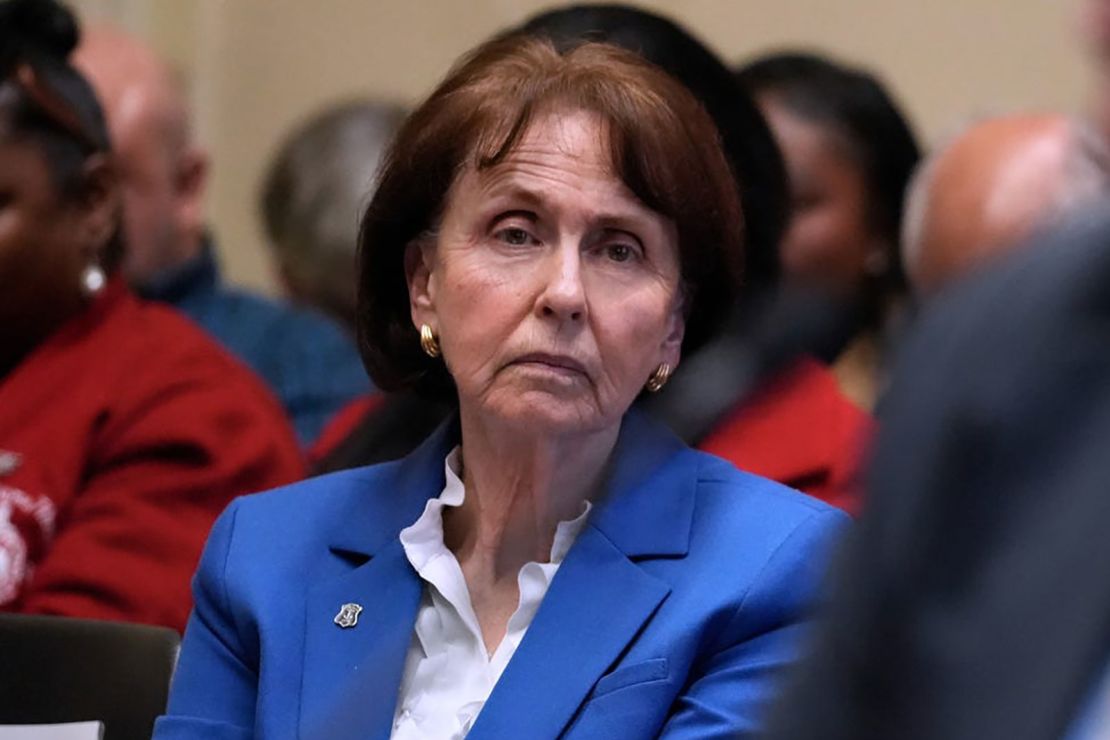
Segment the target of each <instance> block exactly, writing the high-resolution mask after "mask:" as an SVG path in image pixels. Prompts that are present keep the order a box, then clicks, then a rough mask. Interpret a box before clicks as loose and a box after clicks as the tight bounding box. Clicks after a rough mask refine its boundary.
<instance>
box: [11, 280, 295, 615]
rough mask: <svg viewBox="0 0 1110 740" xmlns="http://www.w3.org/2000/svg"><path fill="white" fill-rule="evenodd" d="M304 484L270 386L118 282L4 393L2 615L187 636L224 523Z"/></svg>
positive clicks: (19, 371) (40, 350)
mask: <svg viewBox="0 0 1110 740" xmlns="http://www.w3.org/2000/svg"><path fill="white" fill-rule="evenodd" d="M302 474H303V462H302V460H301V458H300V454H299V452H298V449H297V443H296V440H295V438H294V436H293V432H292V429H291V428H290V427H289V424H288V422H287V421H286V420H285V417H284V415H283V413H282V411H281V408H280V407H279V406H278V404H277V402H276V401H275V400H274V399H273V398H271V397H270V395H269V393H268V392H267V391H266V390H265V388H264V387H263V386H262V384H261V381H259V380H257V379H256V378H255V377H254V376H253V375H252V374H251V372H250V371H249V370H247V369H246V368H245V367H244V366H241V365H240V364H239V363H238V362H237V361H236V360H234V359H232V358H231V357H230V356H229V355H227V354H226V353H225V352H224V351H223V350H222V349H220V348H219V347H218V346H217V345H216V344H215V342H214V341H213V340H211V339H209V338H208V337H207V336H206V335H205V334H204V333H203V332H202V331H201V330H200V329H199V328H197V327H195V326H193V325H192V324H191V323H189V321H188V320H187V319H184V318H182V317H180V316H178V315H177V314H176V313H175V312H173V311H172V310H170V309H167V308H163V307H160V306H156V305H152V304H146V303H142V302H140V301H139V300H137V299H136V298H135V297H134V296H132V295H131V294H130V293H129V292H128V291H127V289H126V288H125V287H124V285H123V283H122V281H120V280H118V279H117V280H114V281H113V282H112V283H111V284H110V285H109V286H108V288H107V289H106V290H105V292H104V294H103V295H101V296H100V297H99V298H98V299H97V302H96V303H95V304H94V305H93V306H91V307H90V308H89V309H88V310H87V311H85V312H84V313H83V314H82V315H80V316H78V317H77V318H75V319H73V320H71V321H70V322H69V323H68V324H66V325H65V326H63V327H62V328H61V329H60V330H58V331H57V332H55V333H54V334H53V335H52V336H51V337H49V338H48V339H47V340H46V341H45V342H44V343H43V344H41V345H40V346H39V347H37V348H36V349H35V350H34V351H33V352H32V353H31V354H30V355H29V356H28V357H26V358H25V359H24V360H23V361H22V362H21V363H20V364H19V365H18V366H17V367H16V368H15V369H14V370H13V371H12V372H10V373H9V374H8V376H7V377H4V378H0V610H7V611H18V612H35V613H49V614H62V615H69V616H80V617H93V618H103V619H122V620H128V621H134V622H146V623H150V624H163V625H167V626H170V627H174V628H176V629H178V630H181V629H183V628H184V625H185V620H186V618H187V617H188V615H189V610H190V608H191V606H192V600H191V596H190V592H189V581H190V577H191V575H192V573H193V570H194V569H195V567H196V564H197V560H198V559H199V556H200V552H201V548H202V547H203V545H204V542H205V539H206V538H207V535H208V530H209V528H210V527H211V525H212V522H213V521H214V520H215V518H216V516H217V515H218V514H219V513H220V511H222V510H223V508H224V507H225V506H226V505H227V504H228V502H229V501H231V499H232V498H233V497H235V496H236V495H239V494H242V493H248V492H251V491H255V490H261V489H264V488H270V487H273V486H276V485H281V484H284V483H288V482H290V481H293V480H296V479H297V478H299V477H300V476H301V475H302Z"/></svg>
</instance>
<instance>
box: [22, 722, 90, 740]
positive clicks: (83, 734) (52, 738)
mask: <svg viewBox="0 0 1110 740" xmlns="http://www.w3.org/2000/svg"><path fill="white" fill-rule="evenodd" d="M102 737H104V723H103V722H66V723H64V724H58V725H0V740H101V738H102Z"/></svg>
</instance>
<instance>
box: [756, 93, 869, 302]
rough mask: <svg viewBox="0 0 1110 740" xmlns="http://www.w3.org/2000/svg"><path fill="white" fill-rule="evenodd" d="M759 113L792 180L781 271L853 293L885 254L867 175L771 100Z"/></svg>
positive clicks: (815, 128)
mask: <svg viewBox="0 0 1110 740" xmlns="http://www.w3.org/2000/svg"><path fill="white" fill-rule="evenodd" d="M760 108H761V110H762V111H763V113H764V115H765V116H766V117H767V122H768V124H769V125H770V126H771V129H772V131H773V132H774V134H775V140H776V141H777V142H778V144H779V147H780V148H781V150H782V154H783V159H784V160H785V161H786V169H787V174H788V177H789V180H790V193H791V201H792V207H791V218H790V224H789V226H788V228H787V232H786V234H785V235H784V236H783V239H782V242H781V245H780V256H781V260H782V265H783V269H784V270H785V272H786V273H787V275H789V276H791V277H793V278H797V279H799V280H801V281H802V282H804V283H807V284H810V285H817V286H820V287H823V288H825V289H827V290H831V291H834V292H836V293H838V294H845V293H847V294H852V293H855V292H856V291H857V290H858V289H859V287H860V284H861V283H862V281H863V280H864V278H865V277H866V274H867V272H868V260H869V259H871V260H874V259H876V256H877V258H879V259H881V257H882V253H883V250H882V246H881V243H880V241H879V240H878V239H877V237H876V236H875V234H873V233H872V230H871V228H870V226H869V221H868V209H867V187H866V183H865V181H864V176H863V172H862V171H861V170H860V168H859V166H858V165H857V164H856V163H855V162H853V161H852V160H851V159H849V158H848V157H847V156H846V155H845V154H843V153H842V152H841V151H840V150H839V148H838V146H837V142H835V141H834V140H833V138H832V135H831V134H830V133H828V132H827V131H825V130H824V129H822V128H821V127H820V126H819V125H817V124H815V123H811V122H809V121H806V120H804V119H803V118H800V117H798V116H796V115H794V114H793V113H791V112H790V111H788V110H786V109H785V108H784V107H783V106H782V105H780V104H778V103H776V102H774V101H773V100H772V99H764V100H761V101H760Z"/></svg>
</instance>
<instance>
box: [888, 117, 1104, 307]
mask: <svg viewBox="0 0 1110 740" xmlns="http://www.w3.org/2000/svg"><path fill="white" fill-rule="evenodd" d="M1108 161H1110V160H1108V158H1107V149H1106V145H1105V142H1104V141H1103V140H1102V139H1101V137H1100V135H1099V133H1098V132H1097V131H1096V130H1095V129H1093V128H1092V127H1091V126H1090V125H1089V124H1087V123H1085V122H1084V121H1082V120H1080V119H1075V118H1070V117H1068V116H1063V115H1058V114H1039V115H1029V114H1023V115H1011V116H1004V117H999V118H992V119H989V120H985V121H980V122H977V123H975V124H973V125H970V126H968V127H966V128H965V129H964V130H963V131H961V132H959V133H957V134H956V135H955V136H953V137H952V138H951V139H950V140H949V141H948V142H947V143H945V144H942V145H941V146H939V147H937V148H936V149H935V150H934V151H933V152H932V153H931V154H930V155H929V157H928V158H927V159H926V160H925V162H924V163H923V164H922V166H921V168H920V169H919V171H918V172H917V174H916V175H915V176H914V179H913V182H912V184H911V186H910V190H909V196H908V198H907V205H906V220H905V224H904V227H905V228H904V230H903V232H904V235H903V243H902V250H903V262H904V264H905V270H906V273H907V275H908V276H909V279H910V282H911V283H912V285H913V289H914V293H915V294H916V296H917V297H918V298H920V299H928V298H929V297H930V296H932V295H934V294H935V293H937V292H939V291H940V290H942V289H943V288H945V287H946V286H948V285H949V284H950V283H952V282H953V281H955V280H957V279H959V278H962V277H964V276H965V275H967V274H968V273H970V272H973V271H976V270H978V269H981V268H982V267H983V266H985V265H986V264H988V263H993V262H994V261H995V260H997V259H998V258H999V257H1000V256H1002V255H1004V254H1007V253H1009V252H1011V251H1013V250H1014V249H1016V248H1018V247H1019V246H1022V245H1024V244H1025V243H1026V241H1027V240H1028V238H1029V237H1030V236H1031V235H1032V234H1033V233H1034V232H1036V231H1043V230H1046V229H1048V228H1050V227H1051V226H1053V225H1054V224H1056V223H1058V222H1060V221H1062V220H1064V219H1065V218H1066V217H1067V216H1068V215H1069V214H1072V215H1074V214H1075V213H1076V211H1078V210H1082V208H1083V206H1084V205H1090V204H1091V203H1093V202H1100V201H1104V200H1106V198H1107V196H1108V195H1110V173H1108V171H1107V169H1106V164H1107V162H1108Z"/></svg>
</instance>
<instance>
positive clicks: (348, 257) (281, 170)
mask: <svg viewBox="0 0 1110 740" xmlns="http://www.w3.org/2000/svg"><path fill="white" fill-rule="evenodd" d="M404 115H405V113H404V110H403V109H402V108H400V107H399V106H396V105H392V104H388V103H376V102H369V101H367V102H354V103H348V104H346V105H341V106H338V107H333V108H329V109H327V110H325V111H323V112H322V113H320V114H318V115H316V116H314V117H313V118H311V119H310V120H309V121H307V122H306V123H304V124H303V125H302V126H301V127H300V128H298V129H297V130H295V131H294V132H293V133H292V134H290V136H289V137H288V138H287V139H286V141H285V142H284V143H283V144H282V146H281V148H280V149H279V150H278V153H277V156H276V157H275V158H274V162H273V164H271V165H270V171H269V173H268V174H267V176H266V180H265V182H264V185H263V189H262V194H261V206H262V216H263V219H264V220H265V225H266V232H267V234H268V235H269V242H270V246H271V248H272V249H273V252H274V257H275V259H276V261H277V266H278V271H279V273H280V275H281V280H282V284H283V285H284V287H285V290H286V293H287V294H288V295H289V297H290V298H292V299H294V300H295V301H297V302H299V303H303V304H305V305H309V306H312V307H314V308H316V309H319V310H321V311H324V312H325V313H327V314H330V315H331V316H332V317H334V318H336V319H338V320H339V321H340V322H342V323H343V324H344V325H346V326H348V327H350V328H351V329H352V331H353V330H354V324H355V312H356V311H355V304H356V301H355V283H356V280H355V275H356V269H355V247H356V245H357V242H358V221H359V217H360V216H361V215H362V212H363V211H364V210H365V208H366V204H367V203H369V202H370V197H371V196H372V195H373V192H372V190H373V184H374V175H375V173H376V172H377V169H378V164H379V162H380V161H381V158H382V155H383V154H384V152H385V149H386V147H387V146H388V145H389V142H390V140H391V139H392V138H393V134H394V132H395V131H396V130H397V128H398V127H399V126H400V125H401V121H402V120H403V119H404Z"/></svg>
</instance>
